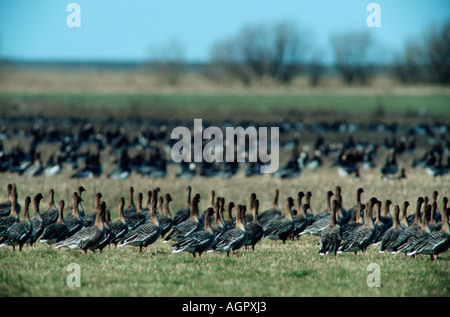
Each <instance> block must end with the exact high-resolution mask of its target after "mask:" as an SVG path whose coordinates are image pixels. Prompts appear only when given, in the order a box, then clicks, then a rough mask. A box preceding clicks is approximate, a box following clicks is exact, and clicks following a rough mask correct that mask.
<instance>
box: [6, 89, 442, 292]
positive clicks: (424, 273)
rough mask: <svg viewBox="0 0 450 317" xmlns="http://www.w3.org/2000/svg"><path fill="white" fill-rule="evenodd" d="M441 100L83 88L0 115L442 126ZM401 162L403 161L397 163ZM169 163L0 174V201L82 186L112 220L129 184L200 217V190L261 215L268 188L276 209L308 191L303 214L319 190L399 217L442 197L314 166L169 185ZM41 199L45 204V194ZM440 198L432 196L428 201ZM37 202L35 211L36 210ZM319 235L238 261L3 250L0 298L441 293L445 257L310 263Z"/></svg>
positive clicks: (124, 252)
mask: <svg viewBox="0 0 450 317" xmlns="http://www.w3.org/2000/svg"><path fill="white" fill-rule="evenodd" d="M449 104H450V94H448V90H444V91H443V92H442V93H430V94H428V93H423V92H419V93H414V92H412V93H411V92H403V93H393V92H390V91H388V92H383V91H381V92H380V91H376V92H374V93H372V92H370V91H369V92H365V91H364V92H361V91H360V93H352V92H351V91H339V92H336V91H334V90H333V91H329V92H327V91H323V90H322V91H320V92H317V91H316V92H301V93H296V92H290V93H282V92H280V93H277V92H271V93H265V92H261V91H259V92H250V93H232V94H228V93H202V94H196V93H189V92H183V93H174V94H171V93H167V94H166V93H143V92H140V93H138V94H131V93H123V92H117V93H105V94H103V93H93V92H79V93H78V92H69V93H55V92H33V93H27V92H17V91H16V92H11V91H7V92H5V91H4V92H1V93H0V116H2V117H3V116H4V117H7V116H29V115H31V116H33V115H45V116H56V117H71V116H83V117H84V116H86V117H103V118H104V117H105V116H109V115H110V116H114V117H127V116H128V117H142V118H162V119H164V118H165V119H167V118H172V119H174V118H180V119H189V120H192V118H194V117H201V118H204V119H220V120H223V119H226V118H229V119H234V120H244V119H249V118H251V119H253V120H261V121H278V122H280V121H282V120H295V119H299V118H302V119H305V120H322V119H323V120H330V119H334V118H341V119H346V120H349V121H350V120H353V119H356V120H357V121H359V122H367V121H372V120H378V119H379V120H384V121H389V122H391V121H396V120H417V116H418V114H419V113H422V114H423V113H425V111H426V117H427V118H431V119H433V120H434V119H436V118H437V119H439V120H441V121H442V120H443V121H445V122H447V121H448V120H449V114H450V112H449V111H448V107H449ZM409 163H410V162H409ZM174 169H175V166H169V174H168V176H167V177H166V178H164V179H149V178H145V177H142V176H140V175H132V176H131V177H130V178H129V179H126V180H124V181H114V180H110V179H108V178H107V177H106V176H102V177H99V178H94V179H89V180H76V179H70V178H69V175H70V172H68V171H65V172H64V173H63V174H61V175H58V176H55V177H52V178H45V177H43V176H40V177H36V178H30V179H25V178H22V177H19V176H17V175H16V174H8V173H3V174H1V175H0V189H3V190H1V191H0V197H2V198H1V199H4V196H5V193H4V188H6V184H8V183H12V182H14V183H16V184H17V186H18V190H19V198H20V200H21V201H23V199H24V198H25V196H27V195H31V196H34V195H35V194H36V193H37V192H42V193H43V194H44V196H47V193H48V191H49V189H50V188H54V189H55V191H56V197H55V200H56V201H59V200H60V199H64V200H66V201H70V197H71V194H72V192H73V191H74V190H75V189H76V188H77V187H78V186H79V185H82V186H84V187H85V188H86V189H87V192H86V193H84V195H83V198H84V200H85V202H84V206H85V208H86V209H87V210H88V211H90V209H89V208H91V209H92V207H93V202H94V196H95V193H97V192H101V193H102V194H103V200H104V201H105V202H106V203H107V206H108V208H109V209H110V211H111V212H112V218H113V219H114V218H115V217H116V215H117V210H118V204H119V198H120V197H121V196H124V197H125V198H126V199H127V198H128V188H129V186H134V187H135V190H136V192H143V193H146V192H147V191H148V190H151V189H153V188H155V187H156V186H159V187H160V188H161V189H162V193H166V192H169V193H171V195H172V197H173V198H174V201H173V202H172V204H171V210H172V214H174V212H175V211H176V210H177V209H178V208H180V207H181V206H183V204H184V201H185V188H186V186H187V185H191V186H192V187H193V190H194V192H198V193H200V194H201V197H202V201H201V207H200V209H201V211H203V210H204V209H206V207H208V205H209V203H208V202H209V193H210V191H211V190H212V189H214V190H216V192H217V194H218V195H220V196H223V197H225V199H226V202H228V201H234V202H235V203H246V204H247V203H248V200H249V197H250V194H251V193H252V192H255V193H256V194H257V196H258V198H259V199H260V202H261V210H265V209H267V208H268V207H269V206H270V205H271V202H272V199H273V193H274V191H275V189H276V188H278V189H280V192H281V197H280V205H281V207H283V206H284V200H285V199H286V198H287V197H288V196H292V197H296V194H297V192H298V191H299V190H303V191H311V192H312V193H313V198H312V209H313V211H314V212H319V211H321V210H322V208H323V207H324V205H325V194H326V192H327V191H328V190H334V188H335V186H337V185H339V186H341V187H342V190H343V199H344V207H346V208H350V207H352V206H353V205H354V204H355V195H356V190H357V188H358V187H360V186H362V187H364V189H365V194H364V196H363V200H368V199H369V198H370V197H372V196H375V197H377V198H378V199H380V200H382V201H384V200H386V199H391V200H392V201H393V203H394V204H399V205H401V204H402V203H403V201H404V200H409V201H410V203H411V207H410V209H409V213H413V212H414V208H415V201H416V199H417V197H418V196H425V195H428V196H429V197H431V194H432V192H433V191H434V190H438V191H439V193H440V198H442V197H443V196H444V195H447V196H448V195H449V192H448V189H449V188H450V177H449V175H447V176H444V177H437V178H432V177H430V176H428V175H427V174H426V173H425V172H424V171H423V170H414V171H412V172H410V173H408V179H406V180H400V181H394V182H391V181H389V182H385V181H382V180H381V179H380V174H379V171H378V170H376V171H363V172H362V175H361V178H359V179H355V178H342V177H340V176H339V175H338V173H337V170H336V169H332V168H321V169H319V170H318V171H304V172H302V174H301V176H300V177H299V178H296V179H289V180H280V179H277V178H274V177H271V176H270V175H264V176H258V177H254V178H245V177H244V175H243V172H240V173H239V174H237V175H235V176H233V177H232V178H231V179H229V180H223V179H210V178H203V177H196V178H194V179H192V180H184V179H178V178H176V176H175V170H174ZM46 198H47V197H46ZM440 202H441V200H440ZM45 205H46V202H45V200H44V201H43V202H42V203H41V209H44V208H45ZM318 241H319V239H318V237H315V236H312V237H310V236H304V237H302V238H301V239H300V240H299V241H295V242H292V241H290V242H287V243H286V244H285V245H281V244H280V243H277V244H275V245H273V244H272V242H271V241H267V240H263V241H262V242H261V243H260V244H258V245H257V248H256V252H252V251H250V250H248V251H245V250H240V252H239V253H240V254H241V257H239V258H235V257H230V258H227V256H226V254H220V253H208V254H204V256H203V257H202V258H201V259H199V258H195V259H194V258H193V257H192V255H190V254H187V253H182V254H172V253H171V250H172V248H171V247H170V244H168V243H165V244H163V243H162V242H161V241H158V242H156V243H155V244H154V245H151V246H150V247H149V248H148V251H147V252H146V253H139V252H138V249H137V248H134V247H123V248H120V249H114V248H113V247H112V248H111V249H105V250H104V251H103V253H102V254H99V253H98V252H97V253H96V254H91V253H90V254H88V255H83V254H81V252H75V251H72V252H70V251H67V250H55V249H49V248H48V247H47V246H46V245H39V244H38V245H37V246H36V247H34V248H27V247H25V248H24V250H23V251H22V252H21V253H19V252H13V251H12V249H10V248H6V247H5V248H2V249H0V296H155V297H158V296H188V297H190V296H195V297H203V296H236V297H237V296H250V297H263V296H269V297H295V296H382V297H384V296H394V297H396V296H445V297H447V296H449V295H450V290H449V285H450V252H447V253H445V254H443V255H441V257H440V259H439V261H438V262H437V263H432V262H431V261H430V259H429V258H428V257H425V256H419V258H418V259H417V260H413V259H411V258H409V257H406V256H405V255H403V254H402V255H392V254H380V253H379V252H378V247H377V246H372V247H370V248H369V250H368V252H367V254H366V255H365V256H362V255H354V254H340V255H338V256H336V257H334V256H325V257H321V256H319V255H318V253H317V252H318V245H317V243H318ZM71 263H76V264H78V265H79V266H80V270H81V287H79V288H71V287H68V286H67V284H66V279H67V277H68V276H69V274H70V272H68V271H67V270H66V268H67V266H68V265H69V264H71ZM371 263H376V264H378V265H380V272H381V287H369V286H368V285H367V278H368V276H369V275H370V273H371V272H370V271H368V265H369V264H371Z"/></svg>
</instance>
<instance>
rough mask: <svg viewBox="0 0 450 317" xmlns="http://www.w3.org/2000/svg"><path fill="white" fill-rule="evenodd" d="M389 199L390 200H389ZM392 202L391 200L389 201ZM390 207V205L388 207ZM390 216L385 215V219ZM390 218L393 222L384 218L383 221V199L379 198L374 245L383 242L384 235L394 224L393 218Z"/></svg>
mask: <svg viewBox="0 0 450 317" xmlns="http://www.w3.org/2000/svg"><path fill="white" fill-rule="evenodd" d="M388 201H389V200H388ZM389 202H390V201H389ZM387 208H389V207H387ZM386 218H388V217H385V218H384V219H386ZM389 220H390V221H391V222H389V221H388V220H384V221H382V216H381V201H380V200H379V201H378V202H377V216H376V219H375V221H374V226H375V231H376V234H375V239H374V241H373V245H378V244H380V243H381V240H382V239H383V236H384V235H385V233H386V231H387V230H388V229H389V228H390V227H391V226H392V220H391V219H390V218H389Z"/></svg>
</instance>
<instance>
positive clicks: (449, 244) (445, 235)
mask: <svg viewBox="0 0 450 317" xmlns="http://www.w3.org/2000/svg"><path fill="white" fill-rule="evenodd" d="M449 217H450V208H447V209H446V210H443V212H442V228H441V229H440V230H438V231H435V232H433V233H431V234H430V235H429V236H428V237H427V238H426V239H424V240H423V241H422V242H420V243H418V244H416V245H415V246H414V247H413V248H412V250H410V251H409V252H408V253H407V254H408V255H416V254H429V255H430V256H431V260H432V261H436V260H437V258H438V255H439V254H441V253H444V252H446V251H447V250H448V249H449V248H450V233H449V223H448V219H449Z"/></svg>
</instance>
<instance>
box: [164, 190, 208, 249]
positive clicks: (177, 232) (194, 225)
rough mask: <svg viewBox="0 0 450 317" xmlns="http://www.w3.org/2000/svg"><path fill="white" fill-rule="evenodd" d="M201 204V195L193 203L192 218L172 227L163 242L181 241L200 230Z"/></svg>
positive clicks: (196, 196) (195, 197)
mask: <svg viewBox="0 0 450 317" xmlns="http://www.w3.org/2000/svg"><path fill="white" fill-rule="evenodd" d="M199 202H200V194H196V195H195V196H194V198H193V199H192V202H191V208H190V216H189V218H188V219H187V220H185V221H183V222H181V223H179V224H178V225H176V226H174V227H172V231H170V233H169V234H168V235H167V236H166V237H165V238H164V240H163V242H168V241H170V240H174V241H180V240H182V239H183V238H185V237H187V236H188V235H190V234H191V233H193V232H195V231H197V230H199V229H200V222H199V220H198V204H199Z"/></svg>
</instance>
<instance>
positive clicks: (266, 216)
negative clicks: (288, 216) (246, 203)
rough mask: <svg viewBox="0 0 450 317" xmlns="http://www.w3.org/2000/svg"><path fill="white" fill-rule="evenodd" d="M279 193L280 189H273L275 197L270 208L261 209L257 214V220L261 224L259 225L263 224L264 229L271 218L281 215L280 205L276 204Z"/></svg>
mask: <svg viewBox="0 0 450 317" xmlns="http://www.w3.org/2000/svg"><path fill="white" fill-rule="evenodd" d="M279 195H280V191H279V190H278V189H276V190H275V197H274V199H273V204H272V208H270V209H267V210H265V211H263V212H262V213H261V214H260V215H259V216H258V222H259V223H260V224H261V226H263V228H264V229H266V228H267V226H268V224H269V223H270V222H271V221H272V220H274V219H277V218H281V217H282V214H281V210H280V207H279V206H278V197H279Z"/></svg>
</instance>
